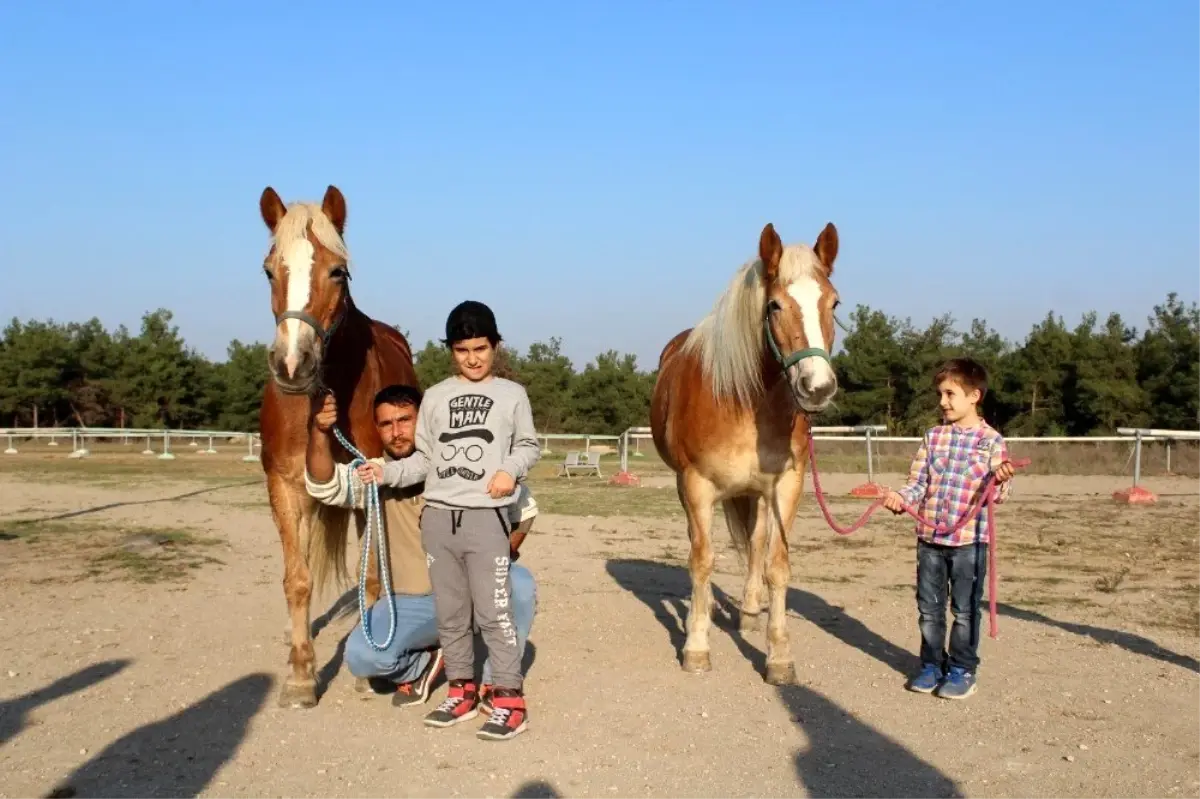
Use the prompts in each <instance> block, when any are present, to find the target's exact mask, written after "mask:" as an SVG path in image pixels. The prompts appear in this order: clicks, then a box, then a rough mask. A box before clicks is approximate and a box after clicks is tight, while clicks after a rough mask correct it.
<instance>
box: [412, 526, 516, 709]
mask: <svg viewBox="0 0 1200 799" xmlns="http://www.w3.org/2000/svg"><path fill="white" fill-rule="evenodd" d="M506 510H507V509H506V508H501V509H500V510H499V512H497V511H496V510H495V509H492V508H480V509H474V508H472V509H464V510H443V509H442V508H434V507H430V506H428V505H426V506H425V509H424V511H423V512H422V513H421V543H422V544H423V545H424V547H425V552H426V553H427V554H428V556H429V580H430V582H431V583H432V584H433V602H434V606H435V607H436V610H437V626H438V641H439V642H440V643H441V645H442V655H443V657H444V658H445V662H446V679H448V680H474V679H475V642H474V639H473V637H472V634H471V618H472V613H473V614H474V618H475V624H476V625H477V626H478V627H479V632H480V634H481V635H482V636H483V643H484V645H485V646H487V649H488V657H489V659H490V661H491V665H492V679H493V680H494V681H495V682H494V684H495V687H497V688H515V689H520V688H521V687H522V680H521V649H520V647H519V646H518V645H517V627H516V623H515V620H514V617H513V607H512V583H511V581H510V580H509V576H508V567H509V559H508V554H509V553H508V534H509V532H510V530H509V521H508V517H507V515H506V513H505V511H506Z"/></svg>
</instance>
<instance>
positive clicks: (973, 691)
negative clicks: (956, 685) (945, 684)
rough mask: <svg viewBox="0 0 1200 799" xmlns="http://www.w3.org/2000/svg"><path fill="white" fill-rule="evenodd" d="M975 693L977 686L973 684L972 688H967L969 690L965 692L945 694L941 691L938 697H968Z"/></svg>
mask: <svg viewBox="0 0 1200 799" xmlns="http://www.w3.org/2000/svg"><path fill="white" fill-rule="evenodd" d="M974 693H975V686H974V685H972V686H971V687H970V688H968V689H967V692H966V693H963V694H943V693H941V692H940V691H939V692H938V699H950V700H955V699H966V698H967V697H968V696H971V695H972V694H974Z"/></svg>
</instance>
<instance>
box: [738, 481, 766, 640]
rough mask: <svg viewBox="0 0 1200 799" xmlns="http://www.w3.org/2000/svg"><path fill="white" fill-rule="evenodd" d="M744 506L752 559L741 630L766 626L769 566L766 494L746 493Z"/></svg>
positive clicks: (748, 564)
mask: <svg viewBox="0 0 1200 799" xmlns="http://www.w3.org/2000/svg"><path fill="white" fill-rule="evenodd" d="M741 501H742V503H743V505H742V507H743V508H746V509H747V510H748V512H749V518H746V519H745V520H744V522H743V523H744V524H745V525H746V527H747V528H749V529H750V538H749V541H748V545H747V557H748V558H749V563H747V568H746V585H745V588H744V589H743V591H742V612H741V617H740V619H739V620H738V630H739V631H740V632H742V633H743V634H744V633H753V632H758V630H759V629H760V628H761V626H762V616H761V615H760V614H761V613H762V595H763V572H764V571H765V570H766V566H767V556H766V549H767V527H768V525H767V520H768V517H769V513H770V511H769V509H768V507H767V501H766V500H765V499H763V498H762V497H758V498H757V499H754V498H753V497H743V498H742V500H741Z"/></svg>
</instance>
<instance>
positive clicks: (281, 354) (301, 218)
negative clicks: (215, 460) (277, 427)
mask: <svg viewBox="0 0 1200 799" xmlns="http://www.w3.org/2000/svg"><path fill="white" fill-rule="evenodd" d="M259 210H260V211H261V212H262V218H263V222H265V223H266V225H267V229H268V230H270V231H271V249H270V251H269V252H268V253H267V257H266V259H265V260H264V261H263V271H264V272H266V275H267V280H268V281H269V282H270V284H271V312H272V314H274V317H275V339H274V341H273V342H272V343H271V347H270V349H269V350H268V353H267V362H268V365H269V366H270V369H271V377H272V378H273V379H274V380H275V383H276V385H277V386H278V387H279V388H280V390H282V391H283V392H285V393H288V394H308V393H311V392H313V391H314V390H316V389H317V388H318V387H319V385H320V380H321V364H322V361H323V360H324V358H325V354H326V352H327V350H328V348H329V341H330V338H331V337H332V336H333V333H334V331H335V330H336V329H337V326H338V324H339V323H340V322H341V321H342V319H343V318H344V316H345V314H346V313H347V310H348V309H349V307H350V254H349V252H348V251H347V249H346V244H345V241H344V240H343V239H342V232H343V230H344V229H345V225H346V200H345V198H344V197H342V193H341V192H340V191H338V189H337V187H336V186H330V187H329V188H328V189H327V190H326V191H325V198H324V200H323V201H322V203H321V205H320V206H317V205H315V204H312V203H292V204H291V205H288V206H285V205H284V204H283V200H281V199H280V198H279V195H278V194H276V193H275V190H274V189H273V188H271V187H270V186H268V187H267V188H265V189H263V193H262V197H261V198H260V199H259Z"/></svg>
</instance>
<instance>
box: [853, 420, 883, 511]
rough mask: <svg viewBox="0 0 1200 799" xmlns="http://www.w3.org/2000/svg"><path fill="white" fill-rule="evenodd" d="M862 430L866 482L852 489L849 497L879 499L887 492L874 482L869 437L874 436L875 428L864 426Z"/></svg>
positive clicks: (873, 467) (872, 454)
mask: <svg viewBox="0 0 1200 799" xmlns="http://www.w3.org/2000/svg"><path fill="white" fill-rule="evenodd" d="M862 429H863V432H864V433H865V434H866V438H867V482H865V483H863V484H862V485H860V486H855V487H854V488H852V489H851V490H850V496H852V497H860V498H863V499H879V498H880V497H882V496H883V495H884V494H885V493H887V492H886V491H884V489H883V486H881V485H879V483H876V482H875V454H874V452H873V450H874V447H873V446H872V443H871V436H872V435H874V433H875V428H874V427H873V426H871V425H866V426H864V427H863V428H862Z"/></svg>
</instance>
